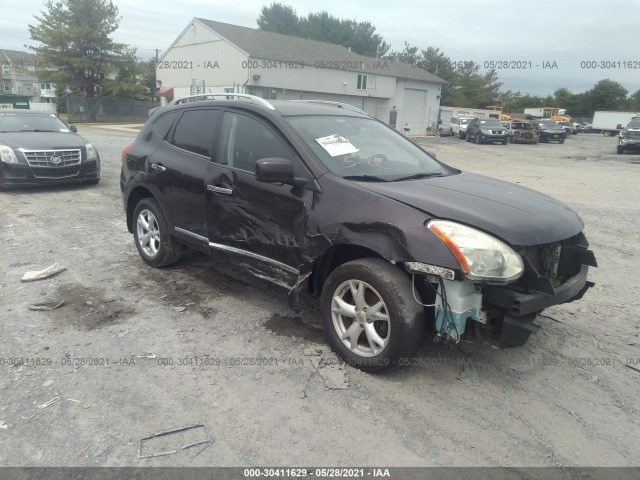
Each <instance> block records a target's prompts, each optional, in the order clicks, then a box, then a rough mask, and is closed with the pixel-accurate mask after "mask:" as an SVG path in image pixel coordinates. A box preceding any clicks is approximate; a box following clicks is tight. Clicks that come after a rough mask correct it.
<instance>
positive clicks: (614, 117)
mask: <svg viewBox="0 0 640 480" xmlns="http://www.w3.org/2000/svg"><path fill="white" fill-rule="evenodd" d="M638 116H640V113H637V112H604V111H602V112H596V113H594V114H593V122H592V128H593V129H594V130H600V131H601V132H602V134H603V135H606V136H614V135H618V134H619V133H620V132H621V131H622V128H620V127H619V125H622V126H623V127H624V126H626V125H627V124H628V123H629V122H630V121H631V119H632V118H633V117H638Z"/></svg>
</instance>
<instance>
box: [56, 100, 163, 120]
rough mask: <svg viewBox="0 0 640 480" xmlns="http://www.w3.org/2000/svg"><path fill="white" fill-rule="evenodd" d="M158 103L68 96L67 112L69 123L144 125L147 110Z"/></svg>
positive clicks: (158, 104) (157, 105)
mask: <svg viewBox="0 0 640 480" xmlns="http://www.w3.org/2000/svg"><path fill="white" fill-rule="evenodd" d="M159 106H160V103H159V102H141V101H139V100H132V99H126V98H101V97H91V98H89V97H80V96H75V95H72V96H69V97H68V98H67V112H68V114H69V123H86V122H92V123H93V122H96V123H109V122H113V123H144V122H145V121H146V120H147V117H148V114H149V110H151V109H152V108H155V107H159Z"/></svg>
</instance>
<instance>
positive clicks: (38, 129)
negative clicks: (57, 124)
mask: <svg viewBox="0 0 640 480" xmlns="http://www.w3.org/2000/svg"><path fill="white" fill-rule="evenodd" d="M20 131H21V132H57V130H51V129H48V128H34V129H33V130H20Z"/></svg>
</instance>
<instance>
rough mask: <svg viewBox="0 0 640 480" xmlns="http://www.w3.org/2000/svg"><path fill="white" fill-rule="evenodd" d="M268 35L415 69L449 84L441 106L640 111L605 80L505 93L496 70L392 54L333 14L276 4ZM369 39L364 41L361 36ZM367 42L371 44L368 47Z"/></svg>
mask: <svg viewBox="0 0 640 480" xmlns="http://www.w3.org/2000/svg"><path fill="white" fill-rule="evenodd" d="M258 27H259V28H261V29H262V30H266V31H270V32H277V33H284V34H287V35H295V36H298V37H302V38H311V39H313V40H321V41H325V42H330V43H336V44H339V45H343V46H345V47H348V48H351V50H352V51H354V52H356V53H359V54H361V55H366V56H371V57H380V58H383V59H387V60H392V61H398V62H406V63H410V64H412V65H414V66H416V67H417V68H422V69H424V70H426V71H428V72H430V73H433V74H435V75H437V76H438V77H440V78H442V79H443V80H446V81H447V82H448V84H447V85H446V86H443V88H442V93H441V97H440V104H441V105H448V106H459V107H467V108H485V107H487V106H488V105H500V106H502V108H503V111H505V112H509V113H521V112H523V111H524V109H525V108H528V107H532V108H533V107H558V108H565V109H566V110H567V111H568V112H569V113H570V114H571V115H572V116H574V117H590V116H592V115H593V112H594V111H596V110H631V111H636V110H640V90H637V91H636V92H635V93H633V94H631V95H629V91H628V90H627V89H625V88H624V87H623V86H622V85H621V84H620V83H618V82H615V81H613V80H609V79H605V80H601V81H599V82H597V83H596V84H595V85H594V86H593V88H591V89H590V90H587V91H586V92H583V93H577V94H576V93H572V92H570V91H569V90H568V89H567V88H564V87H562V88H558V89H557V90H556V91H555V92H554V94H553V95H548V96H546V97H542V96H536V95H528V94H524V95H523V94H522V93H520V92H519V91H516V92H514V91H512V90H506V91H502V90H501V87H502V86H503V84H502V82H500V79H499V78H498V74H497V72H496V70H495V69H492V70H488V71H485V72H482V71H481V70H480V65H477V64H474V63H473V62H454V61H452V60H451V58H449V57H448V56H447V55H445V53H444V52H442V51H441V50H440V49H439V48H436V47H433V46H429V47H427V48H426V49H419V48H418V47H416V46H412V45H410V44H408V43H407V42H405V44H404V47H403V49H402V50H400V51H396V50H391V48H390V46H389V44H388V43H387V42H386V41H385V40H384V38H383V37H382V36H381V35H380V34H378V33H376V31H375V26H373V25H372V24H371V23H370V22H357V21H356V20H344V19H339V18H336V17H334V16H332V15H329V14H328V13H327V12H318V13H310V14H309V15H307V16H306V17H300V16H298V14H297V13H296V11H295V10H294V8H293V7H291V6H288V5H284V4H281V3H277V2H274V3H272V4H271V5H270V6H264V7H262V10H261V12H260V16H259V17H258ZM363 31H366V32H367V34H368V36H367V37H366V38H365V39H363V38H362V37H361V32H363ZM363 40H366V41H364V42H363Z"/></svg>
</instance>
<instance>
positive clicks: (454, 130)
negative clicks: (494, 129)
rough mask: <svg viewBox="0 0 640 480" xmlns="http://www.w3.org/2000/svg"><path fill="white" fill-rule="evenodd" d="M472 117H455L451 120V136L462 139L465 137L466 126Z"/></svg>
mask: <svg viewBox="0 0 640 480" xmlns="http://www.w3.org/2000/svg"><path fill="white" fill-rule="evenodd" d="M473 118H474V117H471V116H468V117H467V116H464V117H455V118H453V119H452V120H451V134H452V135H457V136H458V138H460V139H464V138H465V137H466V136H467V125H468V123H469V122H470V121H471V120H473Z"/></svg>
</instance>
